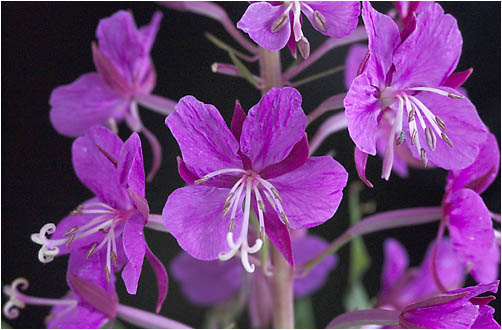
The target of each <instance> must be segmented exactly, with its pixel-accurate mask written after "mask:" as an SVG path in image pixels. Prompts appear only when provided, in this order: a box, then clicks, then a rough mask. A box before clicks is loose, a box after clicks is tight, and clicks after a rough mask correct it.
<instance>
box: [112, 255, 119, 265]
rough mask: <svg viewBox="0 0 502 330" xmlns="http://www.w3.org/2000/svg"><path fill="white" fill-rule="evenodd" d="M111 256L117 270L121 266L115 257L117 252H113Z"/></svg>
mask: <svg viewBox="0 0 502 330" xmlns="http://www.w3.org/2000/svg"><path fill="white" fill-rule="evenodd" d="M111 255H112V260H113V265H114V266H115V268H117V267H118V266H119V265H118V263H117V256H116V255H115V252H113V251H112V253H111Z"/></svg>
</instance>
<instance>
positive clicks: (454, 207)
mask: <svg viewBox="0 0 502 330" xmlns="http://www.w3.org/2000/svg"><path fill="white" fill-rule="evenodd" d="M445 214H446V216H447V217H448V229H449V232H450V237H451V240H452V243H453V245H454V247H455V252H456V253H457V255H458V256H459V257H460V258H462V259H463V260H464V261H466V262H470V263H472V264H473V266H474V267H476V265H477V263H478V262H484V261H485V260H484V259H486V258H489V259H491V258H490V255H489V254H488V253H487V252H488V251H490V250H491V249H492V248H493V245H494V244H495V235H494V233H493V227H492V220H491V217H490V212H489V211H488V209H487V208H486V205H485V203H484V202H483V200H482V199H481V197H480V196H479V195H478V194H477V193H475V192H474V191H472V190H470V189H461V190H458V191H456V192H453V193H452V195H451V196H450V199H449V202H448V204H447V205H446V206H445ZM492 267H493V266H492ZM490 273H492V274H493V275H495V276H496V275H497V274H496V272H495V273H494V272H490ZM494 279H495V278H487V279H479V280H482V281H483V282H488V281H493V280H494Z"/></svg>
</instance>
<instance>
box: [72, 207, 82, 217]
mask: <svg viewBox="0 0 502 330" xmlns="http://www.w3.org/2000/svg"><path fill="white" fill-rule="evenodd" d="M82 209H83V206H82V205H79V206H77V207H76V208H75V210H73V211H71V212H70V215H78V214H81V212H82Z"/></svg>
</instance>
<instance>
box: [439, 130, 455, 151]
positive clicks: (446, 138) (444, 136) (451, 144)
mask: <svg viewBox="0 0 502 330" xmlns="http://www.w3.org/2000/svg"><path fill="white" fill-rule="evenodd" d="M441 138H442V139H443V141H444V142H446V143H447V144H448V145H449V146H450V148H453V143H451V141H450V139H449V138H448V136H446V134H444V133H441Z"/></svg>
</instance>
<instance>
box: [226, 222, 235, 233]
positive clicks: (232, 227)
mask: <svg viewBox="0 0 502 330" xmlns="http://www.w3.org/2000/svg"><path fill="white" fill-rule="evenodd" d="M234 227H235V218H232V219H230V225H229V226H228V232H229V233H230V232H232V231H233V230H234Z"/></svg>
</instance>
